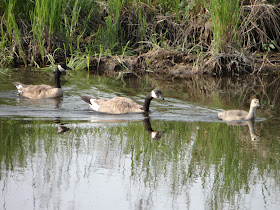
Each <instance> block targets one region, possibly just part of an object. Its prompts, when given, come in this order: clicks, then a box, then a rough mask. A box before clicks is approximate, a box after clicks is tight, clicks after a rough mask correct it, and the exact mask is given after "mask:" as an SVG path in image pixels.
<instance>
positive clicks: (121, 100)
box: [81, 89, 164, 114]
mask: <svg viewBox="0 0 280 210" xmlns="http://www.w3.org/2000/svg"><path fill="white" fill-rule="evenodd" d="M81 98H82V99H83V100H84V101H85V102H87V103H89V106H90V108H91V109H93V110H95V111H97V112H104V113H109V114H125V113H133V112H147V111H149V108H150V103H151V100H152V99H153V98H161V99H162V100H164V98H163V97H162V95H161V91H160V90H157V89H155V90H153V91H152V92H151V93H149V94H148V96H147V97H146V98H145V101H144V104H143V106H141V105H139V104H137V103H135V102H134V101H133V100H131V99H129V98H125V97H115V98H111V99H109V100H104V99H94V98H92V97H91V96H81Z"/></svg>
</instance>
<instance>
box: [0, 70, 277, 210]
mask: <svg viewBox="0 0 280 210" xmlns="http://www.w3.org/2000/svg"><path fill="white" fill-rule="evenodd" d="M75 74H76V75H72V76H71V77H70V76H69V77H67V79H65V80H66V81H67V82H66V83H65V84H64V86H63V87H65V88H64V91H65V95H64V97H63V99H62V98H61V99H58V100H57V99H55V100H54V99H44V100H37V101H32V100H27V99H23V98H18V97H17V96H16V90H15V88H14V87H13V85H10V80H11V79H9V78H6V79H3V78H2V79H0V80H2V81H0V82H3V83H2V84H0V86H1V85H3V87H4V88H2V89H1V91H0V116H1V117H0V145H1V147H0V188H1V191H2V195H1V199H0V206H1V207H0V208H3V209H32V208H33V209H38V208H41V207H42V206H48V208H50V209H54V208H55V209H67V208H71V209H93V208H96V209H237V208H240V207H244V208H247V209H262V208H267V209H277V208H278V207H279V205H280V203H279V199H278V194H279V192H280V187H279V186H280V179H279V177H280V176H279V175H280V174H279V172H280V171H279V168H280V163H279V156H280V149H279V148H280V136H279V131H278V130H277V129H275V128H277V127H279V125H280V121H279V118H277V116H278V115H277V113H276V114H274V112H275V111H276V110H278V109H279V107H278V106H277V104H279V103H278V96H276V95H273V94H272V95H269V94H268V93H271V92H274V93H275V94H276V93H277V88H278V84H276V78H275V79H274V80H273V81H274V84H275V85H276V86H275V87H274V89H273V88H272V86H271V83H273V82H267V85H264V82H262V83H261V82H259V80H256V81H255V82H252V81H251V80H250V81H248V83H247V85H246V82H243V81H238V80H237V81H229V80H226V81H223V80H218V79H213V78H209V79H205V80H204V79H200V80H199V79H198V78H195V77H193V78H191V79H190V80H189V81H187V80H185V81H180V82H178V81H177V82H176V81H175V82H174V81H173V82H165V83H164V84H161V83H160V81H158V80H154V79H150V80H149V81H147V80H144V79H142V80H139V79H136V80H135V79H133V80H130V79H128V80H127V81H126V85H125V86H123V83H122V82H121V81H119V80H114V79H112V78H106V77H92V76H89V79H85V78H86V76H87V75H86V74H85V73H81V72H76V73H75ZM15 76H16V75H15ZM21 79H23V77H21ZM29 79H30V78H29ZM22 82H24V81H22ZM30 83H33V81H30ZM175 83H176V86H175V85H174V84H175ZM238 84H239V86H238ZM261 84H263V85H261ZM155 87H157V88H160V89H161V90H162V91H163V94H164V97H165V99H166V100H165V101H161V100H153V101H152V103H151V112H150V113H148V114H124V115H109V114H103V113H97V112H94V111H91V110H89V108H88V105H87V104H86V103H84V102H83V101H82V100H81V99H80V95H81V94H83V95H93V96H94V97H97V98H111V97H114V96H127V97H130V98H132V99H133V100H135V101H137V102H138V103H139V104H141V103H142V102H143V100H144V98H145V96H146V93H147V92H149V91H150V90H151V89H153V88H155ZM233 87H235V91H233ZM265 87H266V88H265ZM264 93H267V94H266V95H265V94H264ZM252 96H257V97H259V98H260V99H261V100H262V99H263V101H264V102H265V103H264V105H265V108H264V109H259V110H258V112H257V115H258V116H259V119H257V120H256V121H255V122H254V121H248V122H234V123H225V122H222V121H220V120H218V118H217V112H218V111H219V110H221V109H232V108H242V109H245V110H247V109H248V107H249V103H250V100H249V99H250V97H252ZM262 97H263V98H262ZM266 103H267V104H266ZM268 105H269V106H268ZM272 105H274V106H272ZM260 117H262V118H261V119H260ZM264 117H265V118H267V119H266V120H263V118H264ZM15 197H16V198H17V202H14V198H15ZM202 198H203V199H202Z"/></svg>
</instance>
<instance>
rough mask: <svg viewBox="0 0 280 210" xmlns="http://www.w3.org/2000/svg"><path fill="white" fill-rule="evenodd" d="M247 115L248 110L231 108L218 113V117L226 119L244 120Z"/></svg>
mask: <svg viewBox="0 0 280 210" xmlns="http://www.w3.org/2000/svg"><path fill="white" fill-rule="evenodd" d="M247 115H248V112H246V111H243V110H229V111H223V112H219V113H218V117H219V118H220V119H222V120H226V121H233V120H244V119H245V117H246V116H247Z"/></svg>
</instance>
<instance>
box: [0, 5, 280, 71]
mask: <svg viewBox="0 0 280 210" xmlns="http://www.w3.org/2000/svg"><path fill="white" fill-rule="evenodd" d="M246 2H247V3H246ZM271 3H277V2H275V1H272V2H271ZM0 15H1V24H0V29H1V40H0V55H1V56H0V65H1V66H7V65H18V64H21V65H22V64H24V65H28V64H31V65H37V66H44V65H46V64H50V63H52V64H53V63H54V62H58V61H62V60H67V61H68V62H69V61H72V62H73V63H72V64H73V65H78V66H79V65H81V63H82V67H88V68H89V67H90V62H91V59H92V58H99V60H100V58H101V57H102V56H105V55H118V54H119V55H124V54H129V55H133V54H134V55H138V54H139V53H140V54H141V53H145V52H147V51H149V50H151V49H153V48H166V49H177V50H179V51H183V52H187V53H193V52H195V53H196V54H199V55H202V54H201V53H204V54H203V56H199V58H202V59H203V60H205V59H206V60H208V61H209V62H208V63H212V64H213V69H215V70H216V72H219V71H232V69H233V70H236V69H237V70H239V69H240V68H241V67H244V66H247V65H248V66H249V70H250V71H251V72H252V71H253V70H255V69H254V67H253V66H251V64H250V63H251V61H252V60H250V59H249V61H248V58H249V57H250V55H251V54H252V52H254V51H256V50H264V51H268V50H272V49H273V50H278V49H279V48H278V44H279V40H280V39H279V32H280V27H279V22H280V21H279V17H280V14H279V9H278V8H277V7H276V6H273V5H271V4H263V3H262V1H260V0H255V1H250V4H248V1H240V0H233V1H227V0H189V1H183V0H175V1H170V0H159V1H147V0H61V1H59V0H37V1H31V0H21V1H19V0H2V1H1V4H0ZM272 43H273V44H272ZM272 45H273V46H272ZM268 46H269V47H268ZM77 61H79V62H77ZM196 63H198V62H196Z"/></svg>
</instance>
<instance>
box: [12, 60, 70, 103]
mask: <svg viewBox="0 0 280 210" xmlns="http://www.w3.org/2000/svg"><path fill="white" fill-rule="evenodd" d="M67 69H71V68H69V67H68V66H67V65H66V64H65V63H62V64H58V65H57V67H56V69H55V70H54V74H55V86H50V85H25V84H23V83H21V82H14V83H13V84H14V85H15V86H16V88H17V89H18V95H19V96H23V97H26V98H30V99H42V98H55V97H60V96H63V90H62V88H61V86H60V75H61V73H62V72H65V70H67Z"/></svg>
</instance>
